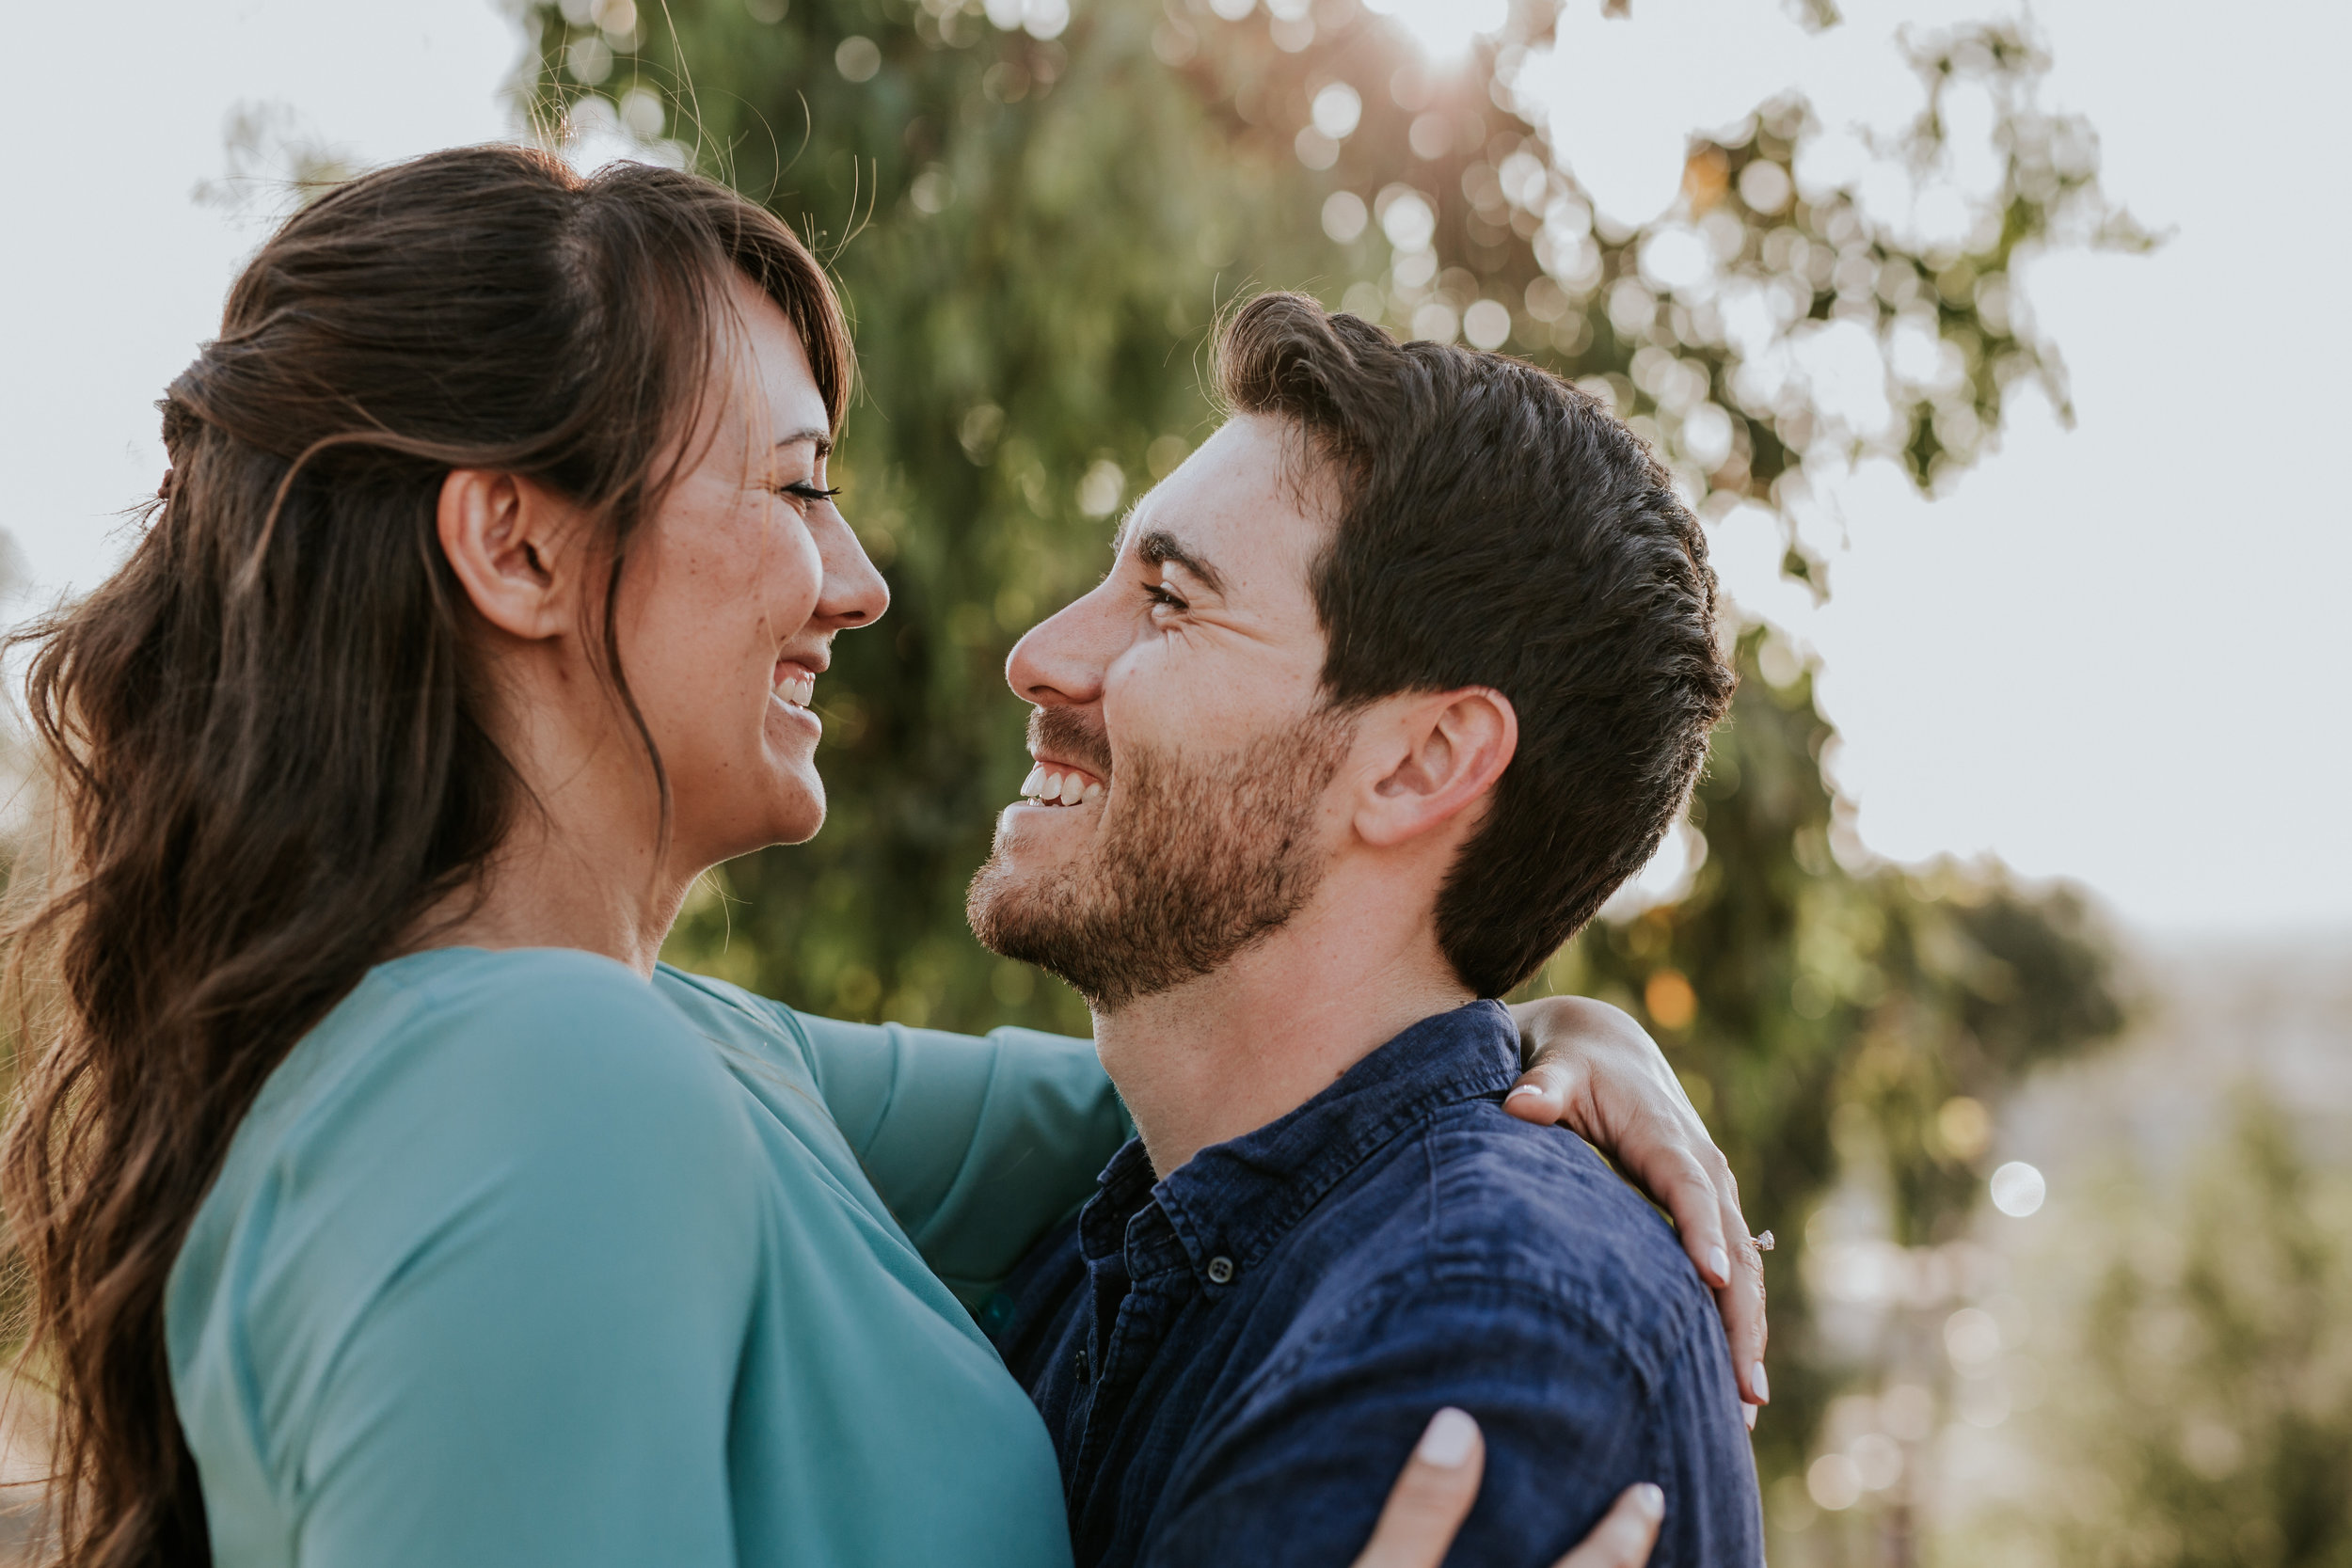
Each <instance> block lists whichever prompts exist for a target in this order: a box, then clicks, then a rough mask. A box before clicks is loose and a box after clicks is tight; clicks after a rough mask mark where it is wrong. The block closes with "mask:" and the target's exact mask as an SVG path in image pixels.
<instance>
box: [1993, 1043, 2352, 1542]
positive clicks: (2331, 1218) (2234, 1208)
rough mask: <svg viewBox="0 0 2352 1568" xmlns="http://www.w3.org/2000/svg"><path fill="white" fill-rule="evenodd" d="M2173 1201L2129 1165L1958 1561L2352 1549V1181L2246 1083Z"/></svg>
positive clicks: (2104, 1212)
mask: <svg viewBox="0 0 2352 1568" xmlns="http://www.w3.org/2000/svg"><path fill="white" fill-rule="evenodd" d="M2297 1143H2298V1140H2297V1137H2296V1128H2295V1126H2294V1124H2293V1123H2292V1122H2291V1120H2290V1119H2289V1118H2288V1117H2286V1116H2285V1115H2283V1114H2282V1113H2281V1111H2280V1108H2279V1106H2277V1105H2276V1104H2275V1103H2273V1102H2272V1101H2269V1100H2268V1099H2266V1098H2265V1096H2264V1095H2263V1094H2261V1093H2260V1092H2258V1091H2256V1090H2254V1089H2252V1088H2250V1087H2249V1088H2245V1089H2241V1091H2240V1092H2239V1094H2238V1096H2237V1100H2236V1103H2235V1105H2234V1107H2233V1115H2231V1116H2229V1117H2227V1118H2225V1119H2224V1125H2223V1127H2222V1130H2221V1132H2220V1133H2219V1135H2217V1137H2216V1138H2215V1140H2214V1142H2213V1143H2212V1144H2211V1145H2210V1146H2209V1147H2207V1148H2204V1149H2203V1150H2201V1152H2200V1155H2199V1158H2198V1160H2197V1168H2196V1170H2195V1172H2194V1174H2193V1177H2192V1179H2191V1180H2189V1181H2188V1182H2187V1183H2186V1186H2187V1191H2186V1193H2185V1195H2184V1197H2183V1200H2182V1201H2180V1202H2177V1203H2175V1202H2174V1201H2172V1195H2171V1194H2170V1193H2169V1192H2168V1191H2166V1190H2165V1188H2164V1187H2163V1186H2162V1185H2158V1186H2156V1187H2154V1188H2153V1189H2152V1187H2151V1186H2150V1184H2149V1183H2147V1182H2146V1181H2145V1180H2140V1179H2138V1178H2137V1176H2135V1177H2134V1178H2133V1179H2132V1180H2129V1181H2128V1182H2125V1183H2123V1184H2122V1185H2120V1186H2119V1187H2118V1188H2117V1189H2116V1190H2115V1191H2114V1192H2113V1193H2112V1194H2111V1195H2110V1196H2109V1200H2108V1201H2107V1202H2106V1204H2105V1205H2104V1206H2103V1207H2102V1209H2101V1211H2100V1212H2099V1213H2098V1214H2097V1215H2096V1220H2097V1223H2098V1226H2099V1229H2100V1231H2101V1233H2102V1234H2103V1236H2104V1237H2105V1239H2106V1240H2105V1243H2104V1244H2103V1245H2102V1246H2101V1247H2100V1248H2099V1249H2098V1254H2097V1255H2098V1256H2102V1257H2104V1258H2105V1259H2106V1261H2105V1266H2104V1268H2103V1269H2102V1270H2101V1271H2100V1275H2099V1279H2098V1282H2097V1284H2096V1285H2095V1287H2094V1288H2093V1289H2092V1291H2090V1299H2089V1301H2088V1302H2087V1303H2086V1304H2085V1306H2084V1310H2083V1311H2082V1312H2081V1315H2080V1321H2079V1325H2078V1332H2079V1341H2078V1343H2077V1344H2075V1345H2074V1347H2072V1348H2073V1350H2074V1354H2073V1355H2072V1357H2071V1358H2070V1359H2069V1361H2068V1362H2067V1365H2066V1368H2065V1371H2064V1374H2063V1376H2062V1378H2061V1380H2060V1382H2059V1386H2058V1388H2057V1389H2056V1393H2057V1394H2058V1397H2057V1398H2055V1399H2052V1400H2050V1401H2048V1402H2045V1403H2044V1404H2043V1406H2042V1420H2041V1421H2039V1422H2037V1423H2035V1425H2034V1428H2033V1430H2032V1431H2031V1433H2030V1441H2031V1443H2032V1449H2031V1451H2032V1454H2033V1458H2034V1461H2035V1463H2034V1468H2033V1471H2032V1476H2033V1481H2032V1483H2031V1484H2030V1485H2028V1486H2027V1487H2026V1489H2025V1495H2024V1496H2023V1497H2019V1498H2017V1499H2016V1500H2015V1503H2014V1505H2013V1506H2011V1507H2010V1508H2007V1509H2002V1510H1987V1511H1985V1514H1984V1516H1983V1517H1981V1518H1979V1520H1977V1521H1975V1522H1974V1524H1973V1526H1972V1527H1971V1528H1965V1529H1963V1530H1961V1531H1958V1532H1956V1533H1955V1538H1954V1540H1953V1542H1952V1544H1951V1550H1950V1553H1949V1555H1950V1556H1951V1558H1952V1559H1953V1560H1956V1561H1960V1562H1984V1563H1993V1562H2000V1563H2005V1564H2006V1563H2025V1564H2037V1563H2049V1564H2053V1565H2055V1564H2058V1563H2082V1564H2090V1565H2095V1568H2197V1565H2201V1564H2206V1563H2225V1562H2226V1563H2241V1564H2245V1565H2247V1568H2344V1565H2346V1564H2352V1248H2347V1247H2346V1245H2345V1243H2344V1237H2345V1235H2346V1234H2347V1227H2348V1226H2352V1206H2347V1199H2352V1192H2347V1191H2346V1190H2345V1188H2344V1183H2343V1180H2342V1179H2341V1173H2333V1174H2330V1175H2329V1176H2327V1177H2322V1176H2320V1175H2317V1174H2315V1173H2314V1172H2313V1171H2312V1167H2311V1165H2310V1164H2309V1163H2308V1162H2307V1161H2306V1160H2305V1158H2304V1157H2303V1155H2302V1153H2301V1152H2300V1150H2299V1148H2298V1147H2297Z"/></svg>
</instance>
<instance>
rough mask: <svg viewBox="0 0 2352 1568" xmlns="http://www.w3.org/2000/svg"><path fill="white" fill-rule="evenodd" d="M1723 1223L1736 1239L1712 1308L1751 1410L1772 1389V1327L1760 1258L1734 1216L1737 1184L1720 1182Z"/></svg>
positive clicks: (1751, 1421) (1767, 1399)
mask: <svg viewBox="0 0 2352 1568" xmlns="http://www.w3.org/2000/svg"><path fill="white" fill-rule="evenodd" d="M1723 1223H1724V1226H1725V1227H1728V1228H1729V1230H1730V1233H1731V1234H1732V1235H1734V1236H1737V1237H1739V1238H1740V1241H1739V1244H1737V1245H1736V1246H1734V1247H1733V1248H1732V1249H1731V1272H1732V1279H1731V1284H1730V1285H1729V1287H1727V1288H1726V1289H1724V1290H1720V1291H1716V1292H1715V1301H1716V1305H1717V1306H1718V1307H1721V1308H1722V1309H1723V1314H1724V1337H1725V1338H1728V1339H1729V1340H1730V1341H1731V1366H1732V1370H1733V1371H1734V1372H1735V1373H1736V1374H1737V1375H1738V1377H1739V1380H1740V1398H1741V1399H1743V1400H1745V1401H1747V1402H1748V1403H1749V1405H1750V1406H1751V1407H1753V1406H1755V1405H1759V1404H1770V1403H1771V1402H1772V1386H1771V1385H1770V1384H1769V1383H1767V1382H1766V1381H1765V1377H1764V1347H1765V1345H1766V1343H1767V1342H1768V1341H1769V1340H1770V1339H1771V1338H1772V1323H1770V1321H1769V1320H1768V1319H1767V1318H1766V1316H1765V1311H1764V1254H1763V1252H1762V1251H1761V1250H1760V1249H1759V1248H1758V1247H1757V1246H1756V1243H1754V1242H1753V1241H1750V1240H1749V1239H1748V1222H1747V1221H1746V1219H1745V1218H1743V1217H1742V1216H1741V1215H1740V1187H1739V1183H1737V1182H1735V1181H1731V1180H1729V1177H1728V1175H1726V1177H1725V1186H1724V1202H1723ZM1748 1425H1749V1426H1750V1427H1751V1428H1752V1427H1754V1426H1755V1425H1756V1412H1755V1410H1754V1409H1753V1408H1751V1409H1750V1410H1749V1412H1748Z"/></svg>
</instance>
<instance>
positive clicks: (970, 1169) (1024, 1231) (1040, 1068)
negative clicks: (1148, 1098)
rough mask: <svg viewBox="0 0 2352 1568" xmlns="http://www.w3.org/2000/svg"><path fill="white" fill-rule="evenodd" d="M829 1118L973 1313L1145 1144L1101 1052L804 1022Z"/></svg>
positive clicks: (998, 1036) (1040, 1038) (1051, 1042)
mask: <svg viewBox="0 0 2352 1568" xmlns="http://www.w3.org/2000/svg"><path fill="white" fill-rule="evenodd" d="M791 1022H792V1023H793V1024H796V1025H797V1026H798V1028H799V1030H800V1032H801V1034H802V1035H803V1037H804V1038H805V1039H806V1040H807V1042H808V1048H809V1065H810V1069H811V1070H812V1071H813V1072H814V1074H815V1076H816V1079H817V1085H818V1091H819V1092H820V1093H821V1094H822V1095H823V1097H824V1101H825V1108H826V1109H827V1110H828V1111H829V1112H831V1113H832V1115H833V1118H834V1124H835V1125H836V1126H838V1127H839V1128H840V1129H841V1133H842V1136H843V1137H845V1138H847V1139H848V1140H849V1143H850V1148H851V1149H853V1150H854V1151H855V1152H856V1154H857V1157H858V1163H859V1164H861V1165H862V1166H864V1167H865V1170H866V1176H867V1177H868V1179H869V1180H872V1181H873V1183H874V1189H875V1191H876V1192H878V1193H880V1194H881V1195H882V1201H883V1202H884V1203H886V1204H888V1205H889V1206H890V1212H892V1213H893V1214H895V1215H896V1216H897V1217H898V1223H899V1224H900V1225H901V1226H903V1227H905V1228H906V1232H907V1236H908V1238H909V1239H910V1240H912V1241H913V1242H914V1244H915V1246H916V1248H917V1249H918V1250H919V1251H920V1252H921V1253H922V1254H923V1260H924V1261H925V1262H927V1263H929V1264H930V1266H931V1269H932V1271H933V1272H934V1273H936V1274H937V1275H939V1276H940V1277H941V1278H942V1279H943V1280H945V1281H946V1284H947V1285H948V1287H949V1288H950V1289H952V1290H953V1291H956V1293H957V1294H958V1295H959V1296H961V1298H962V1299H963V1301H964V1302H965V1304H966V1305H967V1306H968V1305H972V1304H973V1303H975V1302H977V1301H978V1300H980V1299H981V1298H983V1297H985V1296H986V1295H988V1294H989V1292H991V1291H993V1290H994V1288H995V1287H996V1285H997V1284H998V1282H1000V1281H1001V1280H1002V1279H1003V1278H1004V1277H1005V1276H1006V1275H1009V1274H1010V1273H1011V1272H1012V1268H1013V1265H1014V1264H1016V1263H1018V1262H1019V1261H1020V1260H1021V1257H1022V1255H1023V1254H1024V1253H1025V1252H1026V1251H1027V1250H1028V1249H1029V1247H1030V1245H1031V1244H1032V1243H1035V1242H1036V1241H1037V1240H1038V1238H1039V1237H1041V1236H1042V1235H1043V1234H1044V1233H1045V1232H1046V1231H1047V1230H1049V1229H1051V1228H1052V1227H1053V1226H1054V1224H1055V1222H1056V1221H1057V1220H1059V1219H1062V1218H1063V1217H1065V1216H1066V1215H1068V1214H1069V1213H1070V1212H1072V1211H1073V1210H1074V1209H1076V1208H1077V1207H1078V1205H1080V1204H1081V1203H1084V1202H1085V1201H1086V1200H1087V1198H1088V1197H1089V1196H1091V1195H1092V1194H1093V1192H1094V1179H1095V1177H1096V1176H1097V1175H1098V1174H1100V1172H1101V1171H1102V1169H1103V1166H1104V1164H1106V1163H1107V1162H1108V1161H1109V1160H1110V1157H1111V1156H1112V1155H1113V1154H1115V1153H1117V1152H1118V1151H1119V1146H1120V1145H1121V1144H1123V1143H1125V1142H1126V1141H1127V1139H1128V1137H1129V1136H1130V1135H1131V1133H1132V1132H1133V1130H1134V1129H1133V1124H1132V1123H1131V1122H1130V1121H1129V1120H1128V1119H1127V1113H1126V1109H1125V1107H1123V1106H1122V1105H1120V1101H1119V1096H1118V1095H1117V1093H1115V1092H1114V1091H1113V1090H1112V1088H1111V1084H1110V1080H1109V1078H1107V1077H1106V1076H1104V1072H1103V1064H1102V1063H1101V1061H1100V1060H1098V1059H1097V1058H1096V1056H1095V1054H1094V1043H1093V1042H1092V1041H1091V1040H1082V1039H1072V1038H1069V1037H1064V1036H1060V1035H1047V1034H1041V1033H1039V1032H1038V1031H1036V1030H1033V1029H1010V1028H1008V1029H995V1030H992V1031H990V1032H989V1033H988V1034H986V1035H984V1036H977V1037H975V1036H971V1035H956V1034H949V1033H947V1032H946V1031H944V1030H938V1029H910V1028H907V1027H905V1026H904V1025H902V1024H897V1023H880V1024H875V1023H843V1022H838V1021H836V1020H834V1019H827V1018H816V1017H812V1016H810V1015H808V1014H805V1013H794V1014H793V1015H792V1017H791Z"/></svg>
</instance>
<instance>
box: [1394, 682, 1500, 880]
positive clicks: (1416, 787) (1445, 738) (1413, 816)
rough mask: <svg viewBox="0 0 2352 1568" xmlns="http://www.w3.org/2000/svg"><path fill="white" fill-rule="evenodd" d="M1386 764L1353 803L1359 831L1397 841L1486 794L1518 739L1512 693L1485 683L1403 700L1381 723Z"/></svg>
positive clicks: (1437, 823) (1457, 812)
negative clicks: (1370, 785) (1504, 693)
mask: <svg viewBox="0 0 2352 1568" xmlns="http://www.w3.org/2000/svg"><path fill="white" fill-rule="evenodd" d="M1379 728H1380V730H1381V731H1383V732H1385V734H1384V735H1383V736H1382V743H1383V744H1384V745H1386V746H1387V747H1388V748H1389V751H1388V755H1387V757H1386V758H1385V759H1384V760H1385V761H1386V762H1387V763H1388V765H1389V766H1388V767H1387V769H1386V771H1384V772H1382V773H1381V775H1380V776H1379V778H1378V779H1377V780H1376V781H1375V783H1374V784H1373V786H1372V788H1371V789H1370V790H1369V791H1368V792H1366V793H1365V794H1363V795H1361V796H1359V798H1358V800H1357V803H1356V832H1358V833H1359V835H1360V836H1361V837H1362V838H1363V839H1364V841H1365V842H1366V843H1368V844H1375V845H1381V846H1384V847H1385V846H1389V845H1396V844H1402V843H1404V842H1406V840H1407V839H1410V838H1414V837H1417V836H1419V835H1420V834H1422V833H1425V832H1431V831H1433V830H1435V829H1438V828H1442V827H1444V826H1445V825H1446V824H1447V823H1449V822H1452V821H1454V819H1455V818H1457V817H1459V816H1461V815H1462V814H1463V813H1464V812H1466V811H1469V810H1470V809H1471V808H1472V807H1474V806H1475V805H1477V804H1478V802H1479V801H1481V800H1485V799H1486V794H1487V792H1488V791H1489V790H1491V789H1493V788H1494V784H1495V781H1496V780H1497V779H1499V778H1501V777H1502V770H1503V769H1504V768H1508V767H1509V766H1510V765H1511V758H1512V756H1513V755H1514V754H1515V753H1516V752H1518V746H1519V716H1518V710H1517V709H1516V708H1514V707H1512V705H1511V699H1510V698H1508V697H1505V696H1504V695H1503V694H1502V692H1500V691H1496V690H1493V689H1490V688H1487V687H1484V686H1468V687H1464V688H1462V689H1459V690H1456V691H1438V692H1432V693H1428V694H1425V695H1421V696H1416V697H1414V698H1411V699H1409V700H1406V701H1403V702H1401V703H1400V704H1399V705H1397V706H1396V707H1395V708H1394V709H1392V710H1391V714H1390V715H1389V718H1388V721H1387V722H1385V723H1383V724H1381V725H1380V726H1379Z"/></svg>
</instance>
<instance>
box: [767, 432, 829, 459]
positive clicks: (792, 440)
mask: <svg viewBox="0 0 2352 1568" xmlns="http://www.w3.org/2000/svg"><path fill="white" fill-rule="evenodd" d="M802 441H814V442H816V443H817V455H818V456H819V457H826V456H830V455H831V454H832V452H833V432H832V431H830V430H820V429H818V427H817V426H815V425H811V426H809V427H808V428H807V429H806V430H796V431H794V432H793V433H792V434H791V435H789V436H785V437H784V438H783V439H782V440H780V441H778V442H777V443H776V445H777V446H778V447H789V446H794V445H797V444H798V443H800V442H802Z"/></svg>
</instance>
